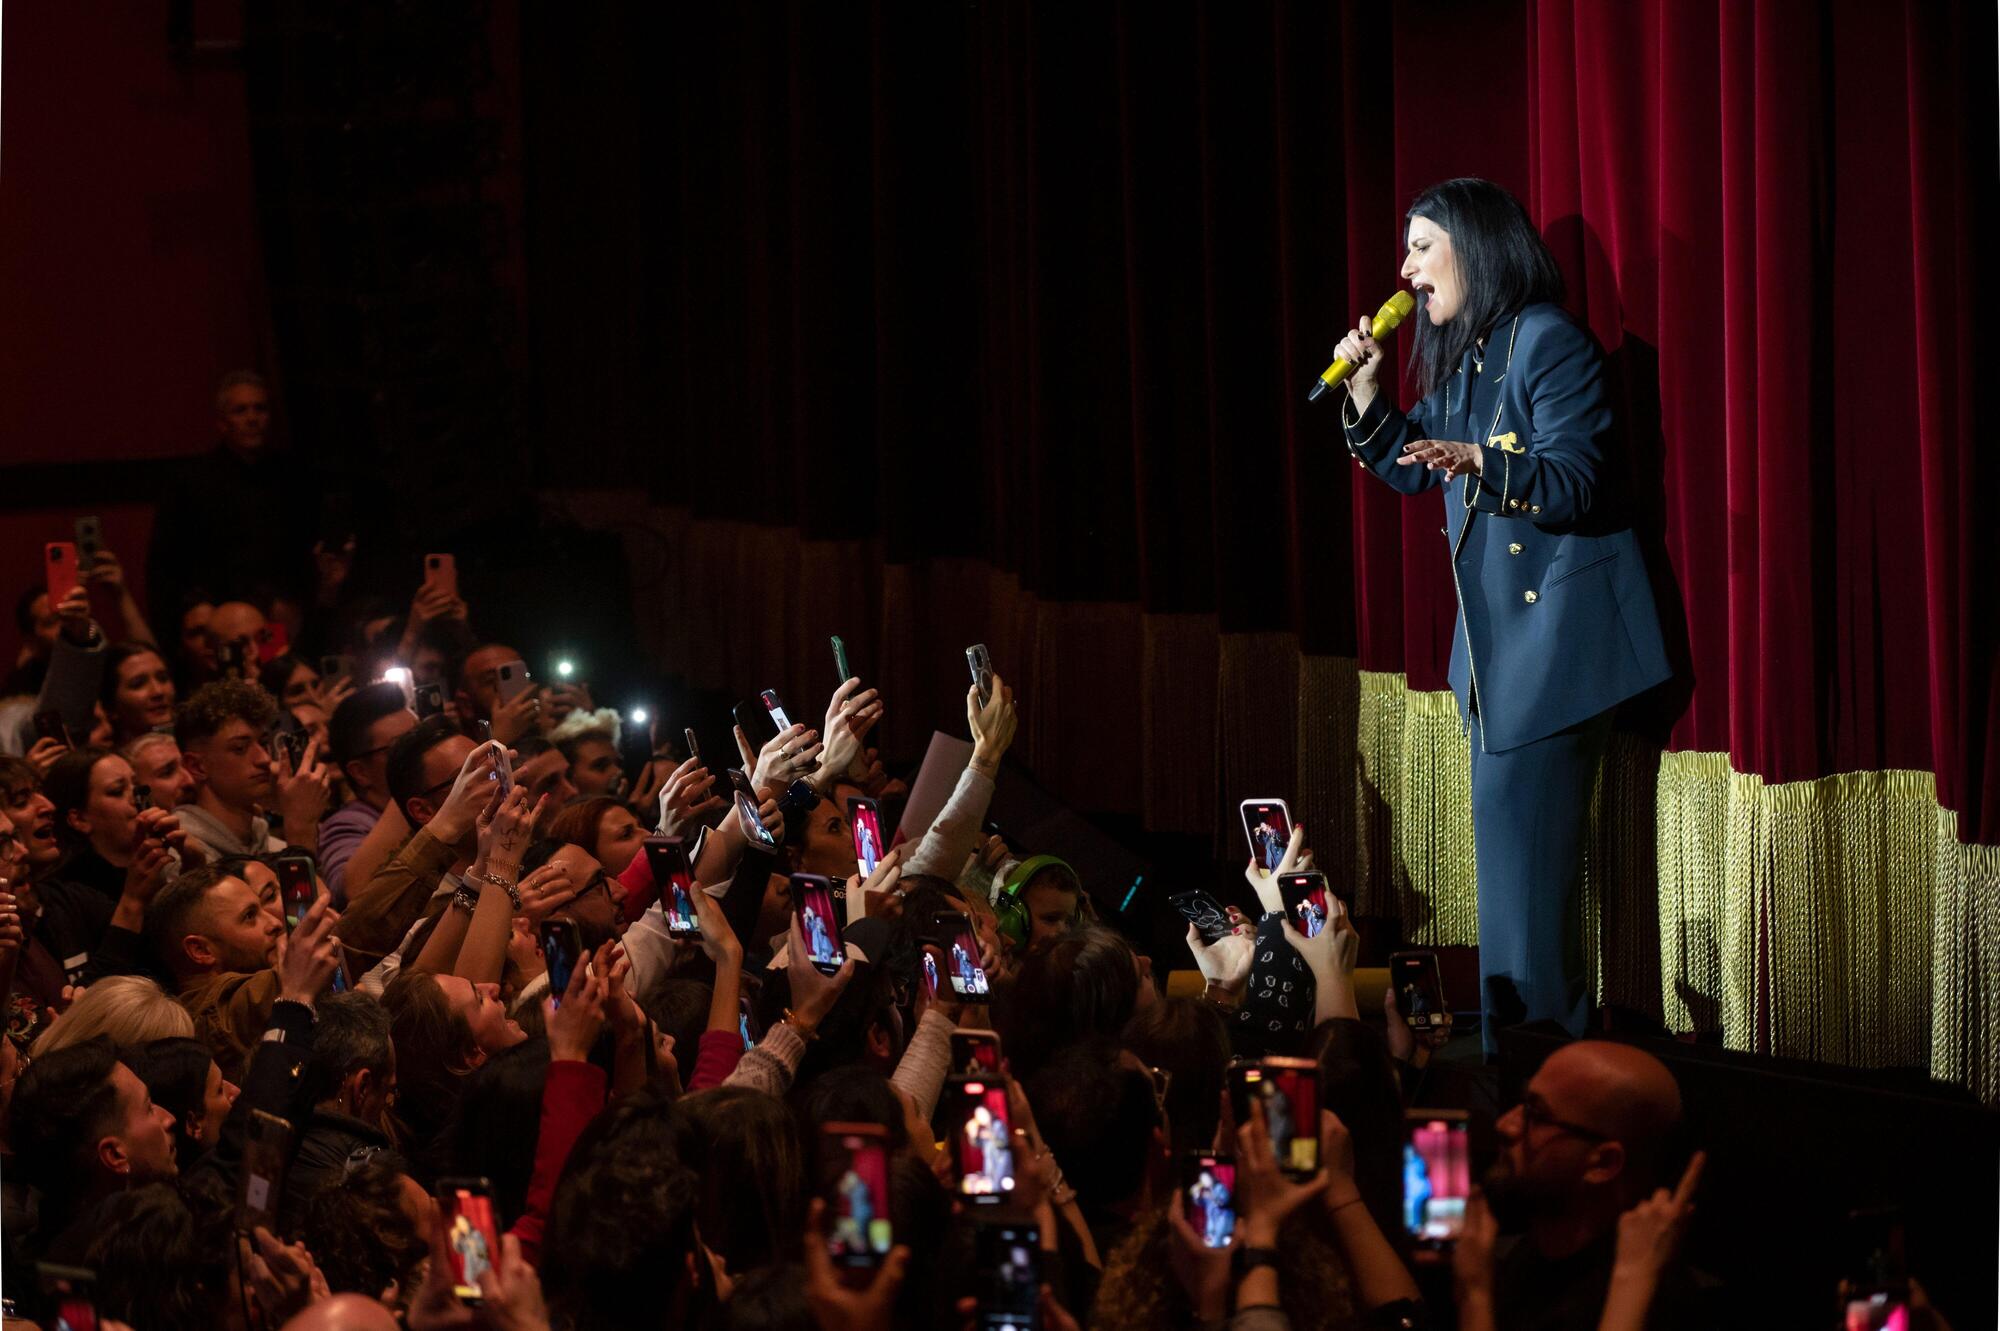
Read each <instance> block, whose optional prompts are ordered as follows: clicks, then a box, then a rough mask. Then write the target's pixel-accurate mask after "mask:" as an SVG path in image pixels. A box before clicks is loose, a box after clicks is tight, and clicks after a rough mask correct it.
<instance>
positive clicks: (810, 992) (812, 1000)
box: [785, 910, 854, 1035]
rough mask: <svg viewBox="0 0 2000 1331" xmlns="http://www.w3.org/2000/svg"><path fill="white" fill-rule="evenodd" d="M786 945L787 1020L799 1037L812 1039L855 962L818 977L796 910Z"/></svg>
mask: <svg viewBox="0 0 2000 1331" xmlns="http://www.w3.org/2000/svg"><path fill="white" fill-rule="evenodd" d="M788 944H789V945H788V946H787V948H786V952H787V961H786V966H785V975H786V977H787V978H788V980H789V981H790V983H791V989H792V1006H791V1012H790V1015H789V1016H788V1017H787V1018H786V1020H787V1021H789V1022H790V1024H791V1025H793V1026H794V1027H796V1028H798V1031H799V1034H800V1035H811V1034H812V1033H813V1032H814V1031H816V1030H818V1029H819V1024H820V1022H822V1021H824V1020H825V1019H826V1014H827V1013H829V1012H831V1011H832V1010H833V1005H834V1003H836V1002H837V1001H839V998H840V994H841V991H842V990H844V989H845V988H847V985H848V982H849V981H851V980H852V979H853V978H854V958H853V957H848V958H846V959H845V960H843V961H842V962H841V964H840V969H839V970H838V971H836V972H834V973H833V974H832V975H823V974H821V973H820V971H819V970H818V968H816V967H815V966H814V965H813V964H812V949H811V948H810V947H808V946H807V944H806V938H805V934H804V932H803V931H802V930H801V929H800V926H799V912H798V911H796V910H794V911H793V912H792V922H791V929H790V932H789V935H788Z"/></svg>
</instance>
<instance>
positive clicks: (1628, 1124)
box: [1533, 1040, 1681, 1188]
mask: <svg viewBox="0 0 2000 1331" xmlns="http://www.w3.org/2000/svg"><path fill="white" fill-rule="evenodd" d="M1533 1084H1534V1086H1535V1088H1536V1089H1537V1090H1538V1091H1539V1092H1540V1093H1541V1097H1542V1099H1543V1100H1544V1101H1545V1102H1546V1103H1547V1104H1548V1106H1549V1108H1550V1109H1552V1110H1553V1111H1555V1113H1556V1114H1557V1115H1558V1116H1560V1117H1563V1118H1566V1119H1569V1120H1570V1121H1572V1122H1575V1123H1580V1124H1583V1125H1585V1126H1586V1127H1590V1128H1594V1129H1596V1130H1597V1131H1598V1132H1601V1133H1603V1134H1604V1135H1605V1136H1607V1137H1612V1138H1616V1139H1617V1140H1618V1141H1619V1142H1621V1143H1623V1144H1624V1147H1625V1151H1626V1155H1627V1158H1628V1159H1629V1160H1630V1161H1631V1166H1630V1168H1631V1172H1632V1173H1633V1174H1634V1175H1635V1177H1634V1178H1633V1179H1632V1182H1633V1184H1634V1185H1636V1186H1637V1187H1640V1188H1651V1187H1653V1186H1655V1184H1654V1181H1653V1179H1654V1175H1655V1174H1656V1173H1657V1171H1658V1166H1659V1161H1660V1155H1661V1152H1662V1150H1663V1149H1664V1148H1665V1147H1666V1145H1667V1143H1668V1141H1669V1140H1670V1139H1671V1138H1672V1136H1673V1134H1674V1131H1675V1129H1677V1128H1678V1127H1679V1126H1680V1121H1681V1090H1680V1087H1679V1086H1678V1085H1677V1084H1676V1083H1675V1081H1674V1074H1673V1073H1671V1072H1669V1071H1667V1065H1666V1064H1664V1063H1662V1062H1661V1061H1660V1060H1659V1059H1657V1058H1654V1057H1653V1056H1652V1055H1651V1054H1649V1053H1647V1052H1646V1051H1645V1050H1643V1049H1637V1048H1634V1047H1633V1046H1631V1045H1628V1044H1618V1043H1615V1042H1614V1041H1610V1040H1578V1041H1576V1042H1575V1043H1574V1044H1568V1045H1564V1046H1563V1047H1562V1048H1561V1049H1558V1050H1557V1051H1556V1052H1555V1053H1553V1054H1551V1055H1549V1058H1548V1061H1547V1062H1545V1063H1543V1064H1542V1066H1541V1070H1540V1071H1538V1072H1536V1073H1535V1079H1534V1083H1533Z"/></svg>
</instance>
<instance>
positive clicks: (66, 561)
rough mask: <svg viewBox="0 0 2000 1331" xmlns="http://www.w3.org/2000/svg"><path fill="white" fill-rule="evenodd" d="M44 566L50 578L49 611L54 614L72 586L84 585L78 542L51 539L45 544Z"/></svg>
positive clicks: (43, 553)
mask: <svg viewBox="0 0 2000 1331" xmlns="http://www.w3.org/2000/svg"><path fill="white" fill-rule="evenodd" d="M42 568H43V572H44V573H45V574H46V576H47V578H48V587H49V612H50V613H51V614H53V613H54V612H55V608H56V607H57V606H58V605H61V604H62V601H63V598H64V597H66V596H68V595H69V593H70V589H71V588H73V587H80V586H82V585H83V573H82V571H81V569H80V568H79V567H78V566H77V562H76V542H74V541H50V542H49V543H48V544H47V545H45V546H43V547H42Z"/></svg>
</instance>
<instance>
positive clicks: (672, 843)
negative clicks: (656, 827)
mask: <svg viewBox="0 0 2000 1331" xmlns="http://www.w3.org/2000/svg"><path fill="white" fill-rule="evenodd" d="M643 844H644V846H645V848H646V863H647V864H648V865H650V866H651V867H652V870H653V881H654V882H655V883H657V884H659V887H660V914H662V915H664V916H666V919H667V936H668V937H670V938H683V939H685V938H699V937H701V924H700V923H699V922H698V921H697V919H696V917H695V911H694V894H695V893H696V892H698V891H700V890H701V889H700V888H698V887H696V886H695V885H694V870H693V869H692V868H691V867H690V866H689V865H688V853H687V842H685V841H683V840H681V838H679V837H677V836H649V837H647V838H646V840H645V842H644V843H643Z"/></svg>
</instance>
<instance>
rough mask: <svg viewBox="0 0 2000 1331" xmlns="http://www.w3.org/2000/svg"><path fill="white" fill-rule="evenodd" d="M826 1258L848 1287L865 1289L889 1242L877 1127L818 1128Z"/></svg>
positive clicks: (884, 1154)
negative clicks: (828, 1222)
mask: <svg viewBox="0 0 2000 1331" xmlns="http://www.w3.org/2000/svg"><path fill="white" fill-rule="evenodd" d="M819 1136H820V1147H821V1149H820V1161H821V1169H822V1171H823V1173H824V1178H825V1195H826V1201H827V1207H828V1209H829V1210H830V1211H831V1212H832V1217H833V1225H832V1227H831V1228H830V1229H829V1230H828V1231H827V1236H826V1250H827V1255H828V1256H830V1257H832V1258H833V1261H834V1264H835V1265H836V1266H838V1267H839V1268H840V1270H841V1274H842V1278H843V1280H844V1281H845V1282H846V1283H848V1284H853V1285H860V1286H865V1285H867V1284H868V1282H869V1279H870V1277H871V1275H872V1273H873V1272H874V1270H875V1268H876V1267H878V1266H880V1265H882V1262H883V1259H885V1258H886V1257H888V1255H889V1249H890V1247H891V1246H892V1244H893V1243H894V1240H895V1231H894V1230H893V1228H892V1227H891V1226H890V1223H889V1130H888V1129H887V1128H885V1127H883V1126H882V1125H881V1124H879V1123H826V1124H822V1125H821V1126H820V1130H819Z"/></svg>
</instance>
